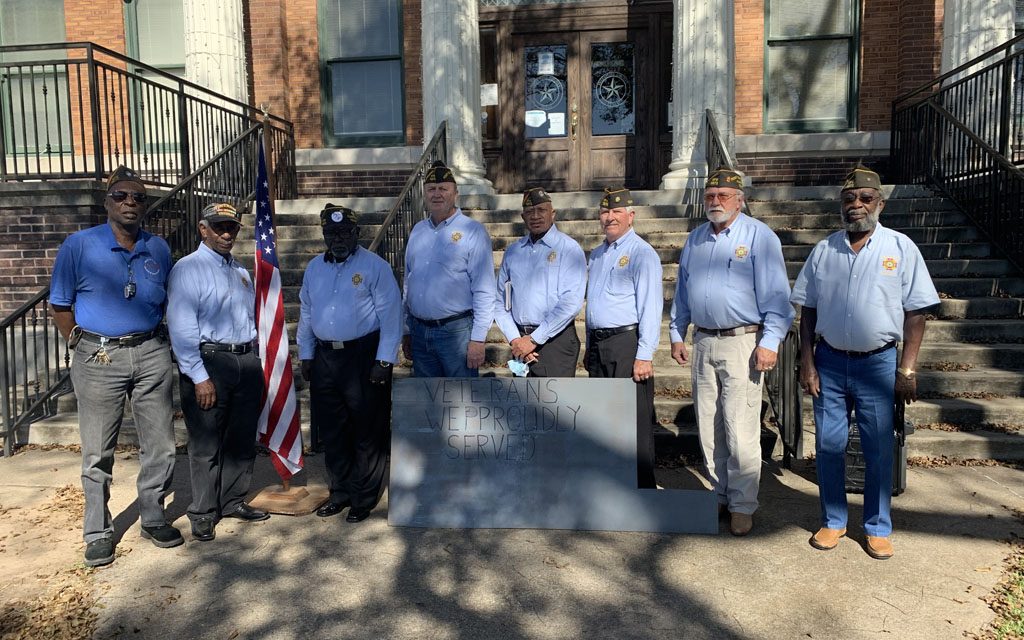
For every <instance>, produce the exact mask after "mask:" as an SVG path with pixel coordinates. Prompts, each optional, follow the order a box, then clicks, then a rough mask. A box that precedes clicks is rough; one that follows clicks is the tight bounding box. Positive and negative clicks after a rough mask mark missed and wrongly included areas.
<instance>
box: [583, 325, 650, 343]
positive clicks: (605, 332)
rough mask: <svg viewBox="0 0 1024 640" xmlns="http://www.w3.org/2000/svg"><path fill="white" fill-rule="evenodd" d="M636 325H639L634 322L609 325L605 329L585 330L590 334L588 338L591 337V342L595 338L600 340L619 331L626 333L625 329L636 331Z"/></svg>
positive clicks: (617, 333) (615, 334)
mask: <svg viewBox="0 0 1024 640" xmlns="http://www.w3.org/2000/svg"><path fill="white" fill-rule="evenodd" d="M638 326H639V325H635V324H627V325H626V326H624V327H609V328H607V329H591V330H590V331H588V332H587V334H588V335H589V336H590V339H591V340H590V341H591V342H593V341H595V340H597V341H600V340H604V339H605V338H610V337H612V336H617V335H619V334H620V333H626V332H627V331H636V329H637V327H638Z"/></svg>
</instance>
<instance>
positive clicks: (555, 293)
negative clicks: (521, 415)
mask: <svg viewBox="0 0 1024 640" xmlns="http://www.w3.org/2000/svg"><path fill="white" fill-rule="evenodd" d="M523 222H525V223H526V228H527V234H526V235H525V236H524V237H523V238H522V239H521V240H517V241H516V242H514V243H513V244H512V245H511V246H509V247H508V248H507V249H506V250H505V256H504V257H503V258H502V260H501V269H500V270H499V271H498V288H497V292H496V293H497V296H498V303H497V304H496V305H495V308H494V316H495V320H497V322H498V327H499V328H501V331H502V333H504V334H505V339H506V340H508V341H509V345H510V346H511V347H512V356H513V357H514V358H517V359H519V360H520V361H522V362H526V363H529V364H530V373H529V375H530V377H538V378H540V377H551V378H572V377H574V376H575V375H576V361H577V360H579V357H580V338H579V336H578V335H576V325H575V324H574V322H575V320H576V314H578V313H579V312H580V309H582V308H583V295H584V293H585V292H586V287H587V258H586V256H585V255H584V254H583V249H581V248H580V245H579V244H578V243H577V242H576V241H575V240H573V239H572V238H570V237H569V236H567V235H565V234H564V233H562V232H561V231H559V230H558V227H557V226H556V225H555V208H554V207H553V206H552V204H551V196H550V195H549V194H548V192H547V191H545V190H544V189H542V188H540V187H534V188H532V189H527V190H526V192H524V193H523Z"/></svg>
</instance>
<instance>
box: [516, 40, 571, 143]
mask: <svg viewBox="0 0 1024 640" xmlns="http://www.w3.org/2000/svg"><path fill="white" fill-rule="evenodd" d="M567 52H568V47H566V45H564V44H553V45H544V46H537V47H526V49H525V50H524V57H525V58H526V59H525V60H524V61H523V62H524V65H523V66H524V67H525V70H526V78H525V79H526V113H525V116H524V118H525V124H526V137H527V138H564V137H565V135H566V112H567V111H568V94H567V92H566V74H567V70H568V63H567V59H566V54H567Z"/></svg>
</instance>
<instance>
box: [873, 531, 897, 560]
mask: <svg viewBox="0 0 1024 640" xmlns="http://www.w3.org/2000/svg"><path fill="white" fill-rule="evenodd" d="M867 542H868V543H867V551H868V555H869V556H871V557H872V558H874V559H875V560H888V559H889V558H891V557H892V556H893V554H894V553H896V551H895V550H894V549H893V548H892V543H891V542H889V538H888V537H885V538H882V537H879V536H867Z"/></svg>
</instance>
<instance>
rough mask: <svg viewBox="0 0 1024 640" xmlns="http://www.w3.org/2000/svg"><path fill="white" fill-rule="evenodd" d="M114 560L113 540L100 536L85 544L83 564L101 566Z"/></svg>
mask: <svg viewBox="0 0 1024 640" xmlns="http://www.w3.org/2000/svg"><path fill="white" fill-rule="evenodd" d="M113 561H114V541H113V540H112V539H110V538H100V539H99V540H93V541H92V542H90V543H89V544H87V545H85V566H87V567H102V566H103V565H105V564H110V563H111V562H113Z"/></svg>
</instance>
